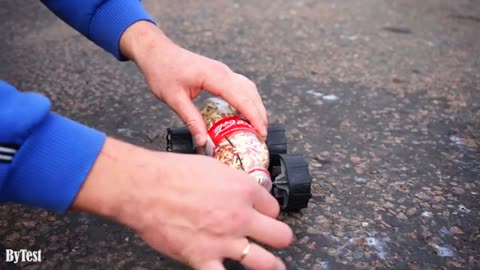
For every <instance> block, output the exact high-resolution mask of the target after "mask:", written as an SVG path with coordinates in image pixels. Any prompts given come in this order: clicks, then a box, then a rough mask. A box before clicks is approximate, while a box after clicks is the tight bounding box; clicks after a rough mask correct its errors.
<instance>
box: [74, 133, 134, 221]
mask: <svg viewBox="0 0 480 270" xmlns="http://www.w3.org/2000/svg"><path fill="white" fill-rule="evenodd" d="M140 150H142V149H141V148H138V147H135V146H133V145H129V144H127V143H123V142H120V141H117V140H115V139H112V138H107V139H106V141H105V144H104V146H103V148H102V150H101V152H100V154H99V156H98V158H97V160H96V161H95V164H94V165H93V167H92V169H91V171H90V173H89V175H88V177H87V179H86V180H85V182H84V183H83V185H82V187H81V189H80V191H79V192H78V194H77V196H76V198H75V200H74V202H73V204H72V207H71V208H72V209H73V210H77V211H84V212H89V213H92V214H95V215H99V216H103V217H107V218H111V219H115V220H117V219H118V218H119V216H120V215H121V212H122V211H123V208H124V207H125V202H126V201H127V200H128V198H129V197H130V194H129V193H130V192H132V187H129V185H131V184H130V183H129V181H132V178H133V176H134V175H133V170H132V169H131V168H130V164H132V162H133V160H135V157H136V156H138V154H137V153H138V152H139V151H140Z"/></svg>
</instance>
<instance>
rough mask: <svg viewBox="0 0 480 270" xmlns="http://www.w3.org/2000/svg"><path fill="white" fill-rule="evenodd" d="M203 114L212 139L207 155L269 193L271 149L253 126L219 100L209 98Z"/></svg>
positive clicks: (207, 146)
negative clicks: (255, 182) (243, 172)
mask: <svg viewBox="0 0 480 270" xmlns="http://www.w3.org/2000/svg"><path fill="white" fill-rule="evenodd" d="M201 111H202V116H203V119H204V120H205V122H206V124H207V129H208V135H209V136H208V139H207V144H206V146H205V149H204V150H205V154H207V155H208V156H212V157H214V158H215V159H217V160H220V161H221V162H223V163H225V164H227V165H229V166H231V167H233V168H236V169H240V170H243V171H245V172H247V173H248V174H250V175H251V176H252V177H254V178H255V179H256V180H257V182H258V183H259V184H260V185H262V186H263V187H265V188H266V189H267V190H268V191H270V189H271V188H272V180H271V176H270V173H269V172H268V170H267V169H268V164H269V153H268V148H267V145H266V143H265V142H264V141H263V140H262V139H261V137H260V136H259V135H258V133H257V132H256V131H255V129H254V128H253V126H252V125H251V124H250V123H249V122H248V121H247V120H246V119H245V118H244V117H243V116H242V115H241V114H240V113H239V112H238V111H237V110H236V109H235V108H233V107H232V106H230V104H228V103H227V102H226V101H225V100H223V99H221V98H218V97H211V98H208V99H207V100H206V101H205V103H204V105H203V107H202V110H201Z"/></svg>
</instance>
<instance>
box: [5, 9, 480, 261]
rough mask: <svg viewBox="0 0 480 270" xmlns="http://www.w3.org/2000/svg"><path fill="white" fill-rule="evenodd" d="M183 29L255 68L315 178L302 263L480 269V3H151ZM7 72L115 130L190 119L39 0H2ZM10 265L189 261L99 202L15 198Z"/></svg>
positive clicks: (242, 66) (298, 218)
mask: <svg viewBox="0 0 480 270" xmlns="http://www.w3.org/2000/svg"><path fill="white" fill-rule="evenodd" d="M144 4H145V5H146V7H147V9H148V10H149V11H150V12H151V13H152V15H153V16H154V17H155V19H157V21H158V22H159V26H160V27H161V28H162V29H163V30H164V31H165V32H166V33H167V34H168V35H169V36H170V37H171V38H173V39H174V40H175V41H176V42H177V43H179V44H181V45H182V46H184V47H186V48H188V49H191V50H193V51H195V52H198V53H201V54H203V55H206V56H209V57H212V58H215V59H218V60H221V61H223V62H225V63H226V64H228V65H230V66H231V67H232V69H234V70H235V71H237V72H240V73H243V74H246V75H247V76H249V77H250V78H251V79H252V80H254V81H255V82H256V83H257V85H258V87H259V90H260V92H261V94H262V97H263V98H264V101H265V104H266V106H267V109H268V112H269V119H270V121H271V122H276V123H282V124H285V125H286V127H287V136H288V140H289V151H290V152H292V153H299V154H303V155H304V156H305V158H306V159H307V160H308V162H309V165H310V172H311V175H312V176H313V178H314V182H313V186H312V193H313V198H312V200H311V201H310V204H309V207H308V208H307V209H304V210H302V211H300V212H295V213H284V214H282V216H281V217H280V218H281V219H282V220H284V221H286V222H287V223H288V224H290V225H291V226H292V228H293V230H294V232H295V240H294V243H293V244H292V245H291V246H290V247H289V248H287V249H285V250H281V251H277V255H279V256H281V257H282V258H283V259H284V260H285V261H286V263H287V265H288V267H289V269H315V270H317V269H351V268H356V269H372V268H376V269H392V268H395V269H480V263H479V260H480V250H479V249H480V227H479V225H478V224H480V217H479V212H480V203H479V192H480V177H479V175H480V120H479V119H480V86H479V85H480V84H479V82H480V2H479V1H477V0H458V1H447V0H424V1H414V0H401V1H379V0H365V1H351V0H350V1H347V0H339V1H323V0H317V1H315V0H304V1H279V0H274V1H251V0H244V1H240V0H235V1H234V0H215V1H208V2H205V1H192V0H182V1H166V0H159V1H144ZM0 29H1V36H2V39H1V40H0V48H2V49H1V51H0V63H1V65H0V78H1V79H3V80H6V81H9V82H10V83H12V84H14V85H15V86H17V87H18V88H20V89H25V90H35V91H38V92H41V93H43V94H45V95H47V96H48V97H50V98H51V100H52V102H53V104H54V105H53V109H54V110H55V111H56V112H59V113H61V114H63V115H66V116H68V117H71V118H73V119H75V120H77V121H80V122H82V123H85V124H88V125H90V126H93V127H95V128H97V129H100V130H102V131H104V132H106V133H108V134H109V135H110V136H114V137H116V138H121V139H124V140H126V141H128V142H131V143H134V144H137V145H140V146H144V147H148V148H152V149H164V147H165V138H164V136H165V129H166V128H167V127H173V126H181V122H180V121H179V119H178V118H177V117H176V116H175V114H173V113H172V112H171V111H169V110H168V108H167V107H166V106H165V105H164V104H163V103H161V102H158V101H157V100H156V99H155V98H154V97H153V96H152V95H151V94H150V93H149V91H148V89H147V86H146V84H145V82H144V80H143V78H142V75H141V74H140V73H139V72H138V70H137V69H136V67H135V66H134V64H132V63H119V62H117V61H116V60H115V59H113V57H111V56H110V55H108V54H107V53H105V52H103V51H102V50H101V49H99V48H97V47H95V45H93V44H92V43H91V42H89V41H88V40H86V39H85V38H83V37H82V36H80V35H79V34H78V33H76V32H75V31H74V30H72V29H70V28H69V27H68V26H66V25H65V24H63V23H62V22H61V21H60V20H59V19H57V18H56V17H55V16H53V15H52V14H51V13H49V11H48V10H47V9H46V8H45V7H43V6H42V5H41V4H40V3H39V1H33V0H29V1H22V3H21V4H20V3H19V2H18V1H12V0H2V1H1V4H0ZM4 248H12V249H21V248H27V249H39V248H40V249H42V251H43V258H44V261H43V262H42V263H41V264H35V263H24V264H19V265H6V264H4V263H3V261H2V262H1V264H0V268H7V269H137V270H140V269H185V268H184V267H182V266H180V265H178V264H176V263H174V262H172V261H170V260H169V259H166V258H165V257H163V256H161V255H160V254H158V253H156V252H154V251H153V250H151V249H150V248H148V247H147V246H146V245H145V244H144V243H143V241H142V240H141V239H140V238H139V237H138V236H136V235H135V234H134V233H133V232H132V231H130V230H128V229H127V228H124V227H122V226H119V225H117V224H113V223H112V222H110V221H107V220H103V219H99V218H96V217H94V216H90V215H86V214H75V213H72V214H68V215H65V216H60V215H56V214H53V213H50V212H46V211H43V210H38V209H30V208H25V207H21V206H17V205H3V206H0V249H2V250H3V249H4Z"/></svg>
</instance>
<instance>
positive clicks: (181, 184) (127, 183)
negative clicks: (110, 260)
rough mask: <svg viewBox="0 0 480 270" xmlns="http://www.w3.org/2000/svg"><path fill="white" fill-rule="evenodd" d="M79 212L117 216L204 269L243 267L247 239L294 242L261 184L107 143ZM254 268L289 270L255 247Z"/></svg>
mask: <svg viewBox="0 0 480 270" xmlns="http://www.w3.org/2000/svg"><path fill="white" fill-rule="evenodd" d="M73 207H74V208H75V209H79V210H84V211H89V212H93V213H95V214H100V215H104V216H107V217H111V218H113V219H114V220H116V221H118V222H120V223H123V224H125V225H127V226H129V227H131V228H133V229H134V230H136V231H137V232H138V233H139V234H140V235H141V236H142V237H143V239H144V240H145V241H146V242H147V243H148V244H149V245H150V246H151V247H153V248H154V249H156V250H158V251H160V252H161V253H163V254H165V255H167V256H169V257H171V258H173V259H175V260H178V261H180V262H183V263H185V264H188V265H190V266H191V267H193V268H194V269H198V270H217V269H218V270H222V269H224V267H223V266H222V261H223V260H224V259H225V258H230V259H233V260H239V259H240V256H241V254H242V251H243V249H244V248H245V247H246V246H247V243H248V242H247V237H248V238H249V239H252V240H254V241H256V242H258V243H263V244H266V245H268V246H271V247H274V248H284V247H286V246H288V245H289V244H290V242H291V241H292V231H291V229H290V228H289V227H288V226H287V225H286V224H285V223H282V222H280V221H278V220H276V217H277V216H278V214H279V205H278V203H277V201H276V200H275V199H274V198H273V197H272V196H271V195H270V194H269V193H268V192H267V191H266V190H265V189H264V188H262V187H261V186H260V185H258V184H257V183H256V182H255V181H254V179H252V178H251V177H250V176H249V175H248V174H246V173H244V172H243V171H240V170H235V169H232V168H230V167H228V166H227V165H224V164H222V163H220V162H219V161H217V160H215V159H213V158H210V157H206V156H199V155H180V154H172V153H161V152H154V151H149V150H145V149H141V148H138V147H134V146H132V145H128V144H125V143H122V142H119V141H115V140H112V139H107V142H106V144H105V146H104V148H103V149H102V152H101V154H100V156H99V158H98V159H97V162H96V164H95V165H94V167H93V169H92V171H91V173H90V175H89V177H88V178H87V180H86V182H85V183H84V186H83V187H82V189H81V191H80V192H79V194H78V196H77V198H76V200H75V202H74V205H73ZM242 264H244V265H245V266H246V267H248V268H250V269H259V270H270V269H272V270H276V269H285V266H284V264H283V263H282V262H281V261H280V259H278V258H276V257H275V256H274V255H273V254H272V253H270V252H268V251H267V250H266V249H264V248H262V247H261V246H260V245H258V244H255V243H252V244H251V246H250V252H249V253H248V255H247V256H246V257H245V258H244V259H243V260H242Z"/></svg>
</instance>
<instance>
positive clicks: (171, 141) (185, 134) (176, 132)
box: [166, 127, 195, 154]
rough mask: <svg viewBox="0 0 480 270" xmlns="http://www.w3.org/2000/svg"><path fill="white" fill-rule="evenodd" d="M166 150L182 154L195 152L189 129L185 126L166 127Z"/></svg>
mask: <svg viewBox="0 0 480 270" xmlns="http://www.w3.org/2000/svg"><path fill="white" fill-rule="evenodd" d="M166 150H167V151H168V152H175V153H183V154H193V153H195V146H194V144H193V140H192V135H191V134H190V131H189V130H188V129H187V128H186V127H181V128H168V129H167V149H166Z"/></svg>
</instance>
